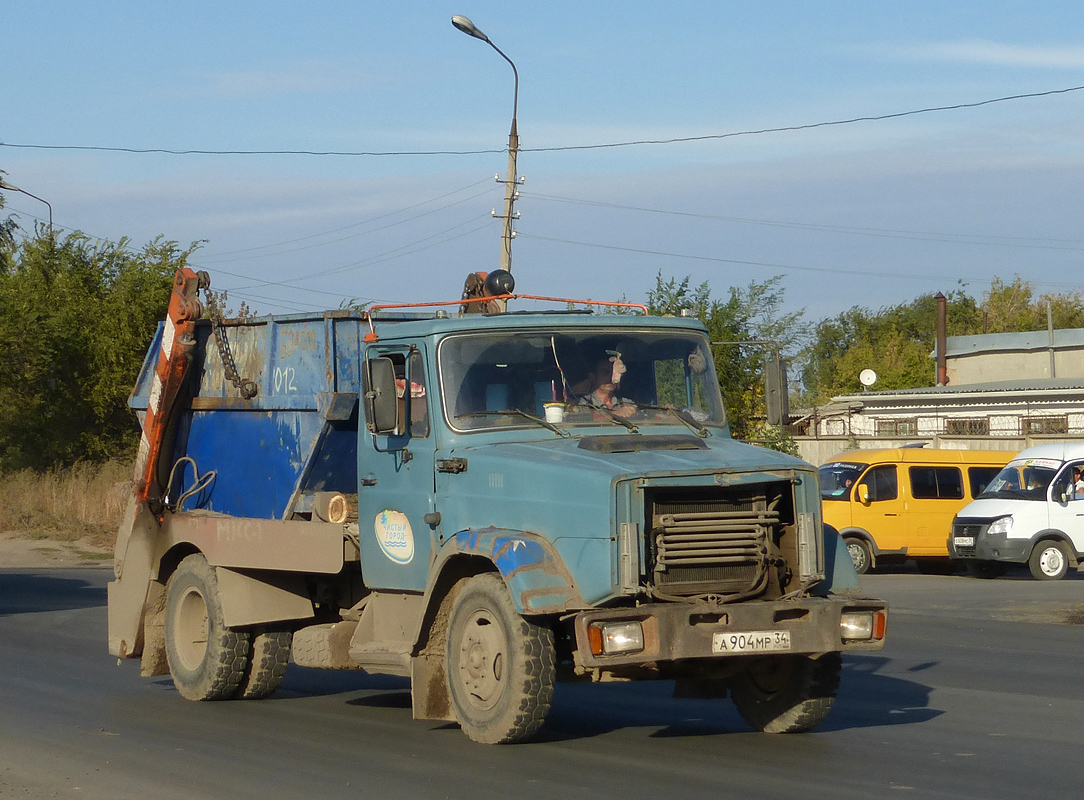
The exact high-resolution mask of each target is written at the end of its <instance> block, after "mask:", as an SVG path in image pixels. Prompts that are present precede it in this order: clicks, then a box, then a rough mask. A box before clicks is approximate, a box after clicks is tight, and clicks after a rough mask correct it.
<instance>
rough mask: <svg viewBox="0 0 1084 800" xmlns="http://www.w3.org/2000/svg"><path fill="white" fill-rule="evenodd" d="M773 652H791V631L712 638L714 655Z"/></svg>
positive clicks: (714, 636) (722, 635) (719, 634)
mask: <svg viewBox="0 0 1084 800" xmlns="http://www.w3.org/2000/svg"><path fill="white" fill-rule="evenodd" d="M773 650H790V631H746V632H744V633H716V634H714V635H713V636H712V637H711V651H712V652H713V653H767V652H771V651H773Z"/></svg>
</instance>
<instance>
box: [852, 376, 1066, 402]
mask: <svg viewBox="0 0 1084 800" xmlns="http://www.w3.org/2000/svg"><path fill="white" fill-rule="evenodd" d="M1074 391H1084V378H1029V379H1017V380H1007V381H994V382H992V383H959V384H950V385H948V386H924V387H921V388H918V389H883V390H880V391H876V392H860V393H858V394H843V395H837V396H836V397H833V398H832V400H833V401H835V402H848V401H851V402H853V401H859V402H862V401H870V400H888V399H893V398H902V397H911V396H914V395H920V396H921V395H924V396H928V397H931V398H933V397H943V396H949V397H951V396H953V395H975V394H990V393H1004V394H1012V393H1016V394H1036V393H1040V392H1060V393H1068V392H1074Z"/></svg>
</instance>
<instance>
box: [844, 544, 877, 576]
mask: <svg viewBox="0 0 1084 800" xmlns="http://www.w3.org/2000/svg"><path fill="white" fill-rule="evenodd" d="M843 543H844V544H845V545H847V554H848V555H849V556H850V557H851V562H852V563H853V564H854V570H855V572H857V573H858V574H859V575H865V574H866V573H867V572H869V571H870V570H871V569H873V552H872V551H871V550H870V547H869V543H868V542H867V541H866V540H865V539H859V538H857V537H854V536H851V537H848V538H846V539H844V540H843Z"/></svg>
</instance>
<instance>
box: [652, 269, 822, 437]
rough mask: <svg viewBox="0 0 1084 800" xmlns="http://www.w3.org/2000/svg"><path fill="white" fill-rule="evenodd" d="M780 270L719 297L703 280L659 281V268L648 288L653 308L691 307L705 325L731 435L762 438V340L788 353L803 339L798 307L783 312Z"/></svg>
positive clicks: (678, 309) (668, 310)
mask: <svg viewBox="0 0 1084 800" xmlns="http://www.w3.org/2000/svg"><path fill="white" fill-rule="evenodd" d="M781 280H782V277H781V276H776V277H773V278H769V279H768V280H766V281H763V282H757V281H752V282H751V283H750V284H749V285H748V286H747V287H745V288H744V289H738V288H736V287H731V288H730V296H729V298H728V299H727V300H726V301H725V302H724V301H721V300H716V299H713V298H712V296H711V290H710V288H709V286H708V283H707V282H706V281H705V282H704V283H702V284H700V285H699V286H697V287H695V288H694V287H692V286H690V278H689V276H686V277H685V278H684V279H682V280H680V281H679V280H677V279H676V278H670V279H669V280H667V281H664V280H663V278H662V273H661V272H660V273H659V274H658V275H657V276H656V278H655V288H654V289H653V290H651V291H649V292H648V293H647V307H648V311H649V312H650V313H652V314H662V315H665V314H671V315H677V314H680V313H681V312H682V311H683V310H688V311H690V312H692V314H693V315H694V316H696V317H697V318H698V319H699V320H700V321H701V322H703V323H704V324H705V325H706V326H707V328H708V336H709V338H710V339H711V341H712V342H718V343H719V344H717V345H716V346H715V347H713V348H712V349H713V351H714V354H715V370H716V373H717V374H718V377H719V384H720V388H721V389H722V393H723V400H724V402H725V403H726V409H727V415H728V417H729V420H730V428H731V431H732V433H733V434H734V436H735V437H736V438H739V439H752V438H761V436H762V434H764V433H765V425H764V421H763V414H764V373H763V357H764V352H765V346H764V344H763V343H765V342H770V343H772V345H769V347H771V346H773V345H774V346H777V347H778V348H779V349H780V351H781V352H782V353H783V354H784V355H793V354H795V353H797V352H798V351H799V349H800V348H801V346H802V345H803V344H804V339H805V336H806V335H807V330H806V327H805V325H804V322H803V320H802V317H803V312H801V311H795V312H790V313H783V312H782V310H781V309H782V305H783V289H782V288H781V287H780V285H779V284H780V281H781Z"/></svg>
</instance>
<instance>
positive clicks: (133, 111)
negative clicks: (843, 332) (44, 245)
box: [0, 0, 1084, 320]
mask: <svg viewBox="0 0 1084 800" xmlns="http://www.w3.org/2000/svg"><path fill="white" fill-rule="evenodd" d="M453 14H465V15H467V16H469V17H471V18H472V19H473V20H474V22H475V23H476V24H477V25H478V27H480V28H481V29H482V30H484V31H485V32H486V33H487V34H488V35H489V36H490V38H491V39H492V40H493V42H494V43H495V44H496V45H497V46H499V47H500V48H501V49H502V50H503V51H504V52H505V53H507V54H508V55H509V57H511V58H512V59H513V60H514V61H515V63H516V66H517V68H518V70H519V73H520V96H519V130H520V136H521V146H522V147H523V148H524V152H523V153H522V154H521V155H520V160H519V171H520V173H521V174H523V175H525V176H526V183H525V184H524V186H523V188H522V194H521V198H520V201H519V204H518V210H519V211H520V213H521V215H522V217H521V219H520V220H519V222H518V223H517V229H518V232H519V236H518V238H517V239H516V242H515V245H514V249H513V272H514V273H515V275H516V278H517V283H518V287H519V289H520V290H521V291H524V292H528V293H534V294H555V295H562V296H581V297H592V298H596V299H598V298H615V299H616V298H620V297H621V296H622V295H624V296H626V297H628V298H629V299H631V300H640V299H642V298H643V297H644V295H645V294H646V292H647V291H648V290H649V289H651V288H652V287H653V286H654V283H655V276H656V274H658V273H660V272H661V273H662V275H663V276H664V277H670V276H676V277H682V276H685V275H690V276H691V277H692V279H693V281H694V282H695V283H699V282H701V281H708V282H709V284H710V285H711V287H712V290H713V292H714V294H715V295H717V296H719V297H723V296H725V294H726V292H727V290H728V288H729V287H730V286H744V285H746V284H748V283H749V281H751V280H765V279H767V278H770V277H772V276H775V275H781V276H783V277H782V283H781V285H782V287H783V288H784V289H785V292H786V304H787V307H788V309H799V308H804V309H805V310H806V312H807V315H808V316H809V318H811V319H813V320H816V319H820V318H822V317H825V316H829V315H834V314H837V313H839V312H841V311H843V310H845V309H846V308H849V307H850V306H852V305H863V306H866V307H870V308H878V307H881V306H885V305H890V304H895V303H899V302H904V301H907V300H910V299H912V298H914V297H916V296H917V295H919V294H921V293H925V292H934V291H937V290H941V291H945V292H949V291H952V290H953V289H956V288H959V287H960V286H963V287H964V288H966V289H967V290H968V291H970V292H972V293H973V294H979V293H981V291H982V289H983V288H985V287H987V286H988V285H989V283H990V280H991V278H992V277H993V276H995V275H998V276H1001V277H1004V278H1007V279H1011V278H1012V277H1013V276H1014V275H1016V274H1019V275H1020V276H1021V277H1023V278H1024V279H1026V280H1029V281H1031V282H1033V284H1034V287H1035V289H1036V290H1037V291H1038V292H1044V291H1070V290H1076V289H1080V288H1082V283H1084V281H1082V279H1081V277H1080V275H1081V272H1082V270H1081V266H1082V265H1081V261H1082V259H1081V255H1082V253H1084V226H1082V224H1081V223H1082V213H1081V209H1082V208H1084V204H1082V202H1081V201H1082V199H1084V198H1082V197H1081V194H1082V187H1084V180H1082V178H1084V135H1082V134H1084V91H1079V92H1069V93H1064V94H1057V95H1050V96H1046V97H1034V98H1028V99H1021V100H1016V101H1011V102H1002V103H993V104H990V105H986V106H982V107H979V108H969V109H960V110H956V111H947V112H938V113H929V114H920V115H912V116H904V117H899V118H896V119H891V120H883V121H876V122H861V123H855V124H850V125H839V126H829V127H822V128H815V129H809V130H802V131H792V132H778V133H766V134H761V135H750V136H736V137H727V138H717V139H709V140H705V141H698V142H687V143H675V144H666V145H641V146H628V147H613V148H599V149H580V150H559V151H553V150H550V151H542V152H537V151H533V150H532V148H557V147H579V146H584V145H597V144H613V143H621V142H629V141H639V140H645V139H650V140H657V139H666V138H686V137H696V136H718V135H722V134H728V133H734V132H740V131H747V130H760V129H765V128H777V127H788V126H795V125H805V124H810V123H817V122H825V121H833V120H841V119H849V118H854V117H866V116H879V115H885V114H894V113H899V112H905V111H911V110H915V109H921V108H927V107H935V106H946V105H955V104H961V103H976V102H980V101H984V100H989V99H993V98H998V97H1004V96H1009V95H1017V94H1028V93H1038V92H1045V91H1050V90H1055V89H1063V88H1068V87H1074V86H1080V85H1084V33H1082V32H1084V24H1082V23H1084V6H1082V5H1081V4H1079V3H1068V2H1043V0H1036V1H1035V2H1030V3H1014V2H956V3H943V2H936V3H935V2H905V3H895V4H887V3H869V2H831V1H826V2H822V3H816V4H811V3H798V2H769V3H756V4H753V3H734V2H704V3H699V2H696V3H684V4H673V5H672V6H671V7H670V8H668V9H667V10H666V11H661V10H660V5H659V4H657V3H652V4H648V3H642V2H635V1H634V0H628V1H627V2H623V3H611V2H595V3H567V2H551V3H537V4H509V3H496V2H479V1H478V0H472V1H471V2H467V3H460V2H456V3H455V4H453V5H447V4H445V3H436V2H434V3H430V2H417V3H409V4H406V3H404V4H376V3H364V2H363V3H358V2H354V3H340V2H310V3H307V4H303V5H298V4H296V3H289V4H288V3H282V2H262V3H221V2H217V3H205V2H189V3H185V4H149V3H136V2H122V1H121V0H115V1H114V2H109V3H104V4H90V3H84V2H39V3H18V4H8V5H7V6H6V7H5V11H4V22H3V47H0V90H2V92H0V97H2V100H0V109H2V113H0V142H3V143H6V144H9V145H10V144H35V145H90V146H104V147H131V148H162V149H204V150H317V151H328V150H334V151H351V152H359V151H365V152H402V151H412V152H417V151H427V152H428V151H438V150H494V151H500V150H501V149H502V148H503V147H505V146H506V144H507V133H508V125H509V121H510V117H511V107H512V71H511V69H510V68H509V67H508V65H507V63H506V62H504V61H503V60H502V59H501V58H500V57H499V56H498V55H497V54H496V53H495V52H493V50H491V49H490V48H489V47H488V46H487V45H485V43H483V42H481V41H478V40H475V39H471V38H469V37H467V36H464V35H463V34H461V33H459V32H457V31H456V30H455V29H454V28H452V26H451V24H450V18H451V16H452V15H453ZM505 166H506V159H505V156H504V155H502V153H500V152H492V153H482V154H474V155H455V156H453V155H440V156H437V155H432V156H419V155H413V156H359V157H317V156H299V155H294V156H267V155H249V156H212V155H184V156H181V155H165V154H132V153H115V152H100V151H79V150H43V149H30V148H18V147H10V146H2V147H0V169H3V170H5V171H6V172H7V176H6V180H7V181H8V182H10V183H13V184H15V185H17V186H20V187H22V188H24V189H26V190H27V191H30V192H32V193H34V194H36V195H39V196H41V197H44V198H46V199H47V200H49V201H50V202H51V203H52V206H53V211H54V218H55V222H56V224H57V225H58V226H63V227H65V228H68V229H80V230H83V231H85V232H87V233H89V234H91V235H94V236H99V237H105V238H109V239H117V238H120V237H121V236H127V237H129V238H130V239H132V240H133V241H134V242H135V243H137V244H141V243H143V242H145V241H148V240H150V239H151V238H153V237H155V236H158V235H162V236H164V237H166V238H167V239H172V240H176V241H178V242H180V243H182V244H185V245H186V244H187V243H189V242H191V241H195V240H201V241H204V244H203V245H202V246H201V249H200V250H199V252H198V254H197V256H196V258H195V259H194V261H195V263H197V264H198V265H200V266H201V267H202V268H205V269H208V270H209V271H210V272H211V274H212V281H213V285H214V287H215V288H218V289H227V290H229V291H230V300H231V305H236V303H237V302H239V301H240V300H241V299H245V300H246V301H247V302H248V303H249V305H251V306H254V307H255V308H256V309H257V310H259V311H267V312H275V313H280V312H288V311H309V310H317V309H322V308H334V307H336V306H338V305H339V303H340V302H341V301H342V299H343V298H357V299H364V300H375V301H391V302H396V301H415V300H417V301H427V300H439V299H453V298H455V297H457V296H458V294H459V291H460V289H461V287H462V281H463V277H464V276H465V275H466V273H467V272H468V271H472V270H477V269H492V268H494V267H496V266H497V263H498V255H499V236H500V223H499V221H496V220H493V219H491V218H490V211H491V209H493V208H498V209H499V208H500V206H501V203H502V198H503V187H502V186H501V185H499V184H497V183H496V182H495V181H494V180H493V176H494V175H495V174H496V173H498V172H499V173H501V174H502V176H503V173H504V171H505ZM5 199H6V201H7V204H8V210H9V211H15V212H16V213H17V214H18V219H19V221H20V223H21V224H23V225H27V226H29V225H32V224H33V221H34V218H35V217H40V218H44V216H45V211H44V207H43V206H42V204H40V203H38V202H36V201H34V200H32V199H30V198H28V197H26V196H24V195H20V194H11V193H6V194H5ZM961 282H962V283H961Z"/></svg>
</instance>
